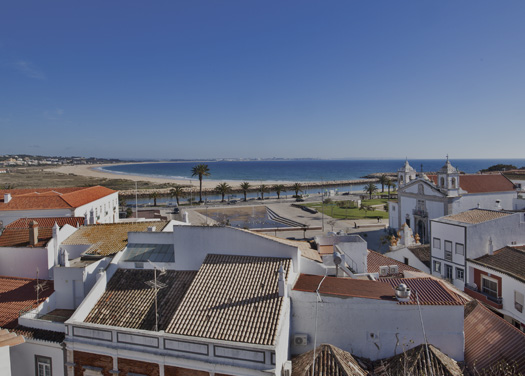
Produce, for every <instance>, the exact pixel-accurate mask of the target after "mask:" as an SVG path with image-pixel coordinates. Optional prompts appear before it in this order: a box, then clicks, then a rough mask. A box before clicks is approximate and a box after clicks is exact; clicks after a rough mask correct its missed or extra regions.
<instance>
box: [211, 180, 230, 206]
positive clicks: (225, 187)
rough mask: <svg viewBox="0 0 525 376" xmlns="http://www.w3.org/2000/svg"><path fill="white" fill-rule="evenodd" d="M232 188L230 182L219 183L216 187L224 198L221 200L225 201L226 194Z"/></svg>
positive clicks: (216, 190)
mask: <svg viewBox="0 0 525 376" xmlns="http://www.w3.org/2000/svg"><path fill="white" fill-rule="evenodd" d="M231 189H232V187H230V185H229V184H228V183H226V182H225V183H220V184H219V185H217V186H216V187H215V192H217V193H219V194H220V195H222V200H221V202H224V195H226V193H228V192H230V190H231Z"/></svg>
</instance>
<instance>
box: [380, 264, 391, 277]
mask: <svg viewBox="0 0 525 376" xmlns="http://www.w3.org/2000/svg"><path fill="white" fill-rule="evenodd" d="M389 270H390V268H389V267H388V266H380V267H379V276H380V277H386V276H387V275H388V272H389Z"/></svg>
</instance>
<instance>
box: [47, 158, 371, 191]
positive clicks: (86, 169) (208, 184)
mask: <svg viewBox="0 0 525 376" xmlns="http://www.w3.org/2000/svg"><path fill="white" fill-rule="evenodd" d="M139 163H152V162H139ZM153 163H166V162H164V161H159V162H153ZM125 164H137V162H129V163H118V164H116V163H108V164H99V165H73V166H60V167H57V168H52V169H46V170H47V171H51V172H55V173H62V174H73V175H81V176H87V177H94V178H104V179H126V180H131V181H137V182H138V181H148V182H152V183H156V184H174V185H175V184H178V185H183V186H185V187H188V188H189V189H193V188H197V189H198V188H199V179H198V178H197V177H195V178H193V179H189V178H187V179H185V178H167V177H166V178H162V177H153V176H147V175H136V174H126V173H116V172H109V171H106V170H101V169H103V168H104V167H106V166H114V165H125ZM247 181H248V182H249V183H250V185H252V189H250V190H256V189H257V187H259V186H260V185H261V181H253V180H252V181H250V180H247ZM377 181H378V179H374V178H368V179H358V180H341V181H336V180H334V181H300V182H298V183H301V185H303V186H308V187H322V186H343V185H353V184H366V183H368V182H374V183H375V182H377ZM223 182H225V183H228V184H229V185H230V186H231V187H232V190H233V191H240V190H241V188H240V184H241V183H242V182H243V181H241V180H213V179H208V178H204V179H203V180H202V189H203V191H213V190H214V189H215V187H216V186H217V184H219V183H223ZM294 183H296V182H290V181H273V180H272V181H263V182H262V184H266V185H268V186H271V185H274V184H283V185H285V186H286V187H287V188H289V187H290V186H292V185H293V184H294ZM168 190H169V189H167V190H166V193H167V191H168ZM158 191H159V193H161V192H160V191H163V190H158ZM122 193H125V191H122ZM162 193H164V192H162Z"/></svg>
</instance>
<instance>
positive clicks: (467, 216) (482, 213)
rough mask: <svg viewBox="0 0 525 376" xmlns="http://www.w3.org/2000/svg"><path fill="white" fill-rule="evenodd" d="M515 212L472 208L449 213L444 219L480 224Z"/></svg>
mask: <svg viewBox="0 0 525 376" xmlns="http://www.w3.org/2000/svg"><path fill="white" fill-rule="evenodd" d="M512 214H513V213H508V212H503V211H496V210H486V209H472V210H467V211H464V212H461V213H458V214H452V215H447V216H446V217H443V218H442V219H445V220H449V221H456V222H462V223H470V224H478V223H483V222H487V221H492V220H494V219H498V218H503V217H507V216H509V215H512Z"/></svg>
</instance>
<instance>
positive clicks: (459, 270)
mask: <svg viewBox="0 0 525 376" xmlns="http://www.w3.org/2000/svg"><path fill="white" fill-rule="evenodd" d="M459 273H461V277H460V275H459ZM456 279H458V280H460V281H465V269H463V268H456Z"/></svg>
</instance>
